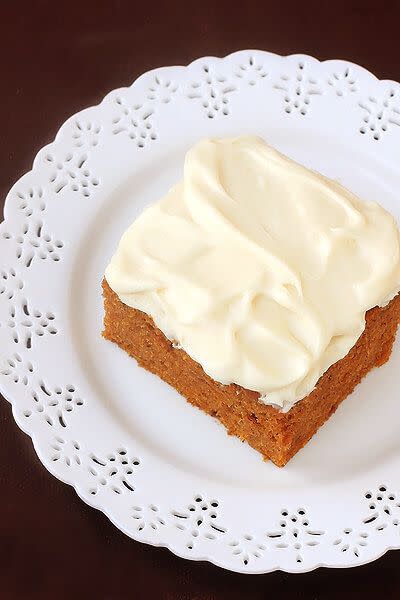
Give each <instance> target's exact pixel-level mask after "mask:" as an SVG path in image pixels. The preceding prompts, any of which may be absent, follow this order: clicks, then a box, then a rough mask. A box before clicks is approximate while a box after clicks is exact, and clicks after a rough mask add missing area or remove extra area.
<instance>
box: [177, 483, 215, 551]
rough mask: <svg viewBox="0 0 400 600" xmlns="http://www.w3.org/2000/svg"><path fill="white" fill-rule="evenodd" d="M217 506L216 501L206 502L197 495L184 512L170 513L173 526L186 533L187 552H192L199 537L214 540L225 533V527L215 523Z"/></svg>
mask: <svg viewBox="0 0 400 600" xmlns="http://www.w3.org/2000/svg"><path fill="white" fill-rule="evenodd" d="M218 505H219V504H218V501H217V500H211V501H206V500H204V499H203V497H202V496H201V495H197V496H195V497H194V501H193V502H192V503H191V504H189V505H188V506H187V508H186V509H185V510H183V511H180V510H175V511H173V512H172V516H173V517H175V519H176V523H175V526H176V527H177V528H178V529H180V530H181V531H184V532H186V534H187V536H188V539H187V543H186V548H187V549H188V550H193V548H194V545H195V543H196V540H197V539H198V538H199V537H204V538H206V539H208V540H215V539H216V538H217V536H219V535H221V534H224V533H226V529H225V527H223V526H222V525H220V524H219V523H218V521H217V518H218V514H217V508H218Z"/></svg>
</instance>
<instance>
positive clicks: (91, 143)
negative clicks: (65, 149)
mask: <svg viewBox="0 0 400 600" xmlns="http://www.w3.org/2000/svg"><path fill="white" fill-rule="evenodd" d="M101 130H102V127H101V125H96V124H95V123H92V122H91V121H79V120H76V121H75V123H74V133H73V135H72V138H73V140H74V146H75V147H76V148H82V146H83V147H85V148H94V147H95V146H97V144H98V143H99V136H100V133H101Z"/></svg>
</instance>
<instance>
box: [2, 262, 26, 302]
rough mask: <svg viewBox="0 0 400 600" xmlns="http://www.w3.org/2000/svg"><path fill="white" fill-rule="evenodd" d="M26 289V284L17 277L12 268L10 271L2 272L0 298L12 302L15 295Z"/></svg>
mask: <svg viewBox="0 0 400 600" xmlns="http://www.w3.org/2000/svg"><path fill="white" fill-rule="evenodd" d="M23 287H24V282H23V281H22V279H20V278H19V277H18V276H17V273H16V271H15V269H13V268H12V267H11V268H10V269H9V270H8V271H0V296H4V297H5V298H7V300H12V299H13V298H14V295H15V294H17V293H18V292H20V291H21V290H22V289H23Z"/></svg>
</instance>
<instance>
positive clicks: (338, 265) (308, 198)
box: [106, 137, 400, 410]
mask: <svg viewBox="0 0 400 600" xmlns="http://www.w3.org/2000/svg"><path fill="white" fill-rule="evenodd" d="M399 248H400V244H399V232H398V229H397V226H396V224H395V221H394V219H393V218H392V217H391V216H390V215H389V214H388V213H387V212H386V211H385V210H384V209H383V208H382V207H380V206H379V205H377V204H375V203H371V202H363V201H361V200H360V199H359V198H357V197H356V196H355V195H354V194H352V193H351V192H349V191H348V190H346V189H345V188H343V187H342V186H341V185H339V184H338V183H336V182H334V181H331V180H329V179H327V178H325V177H322V176H321V175H319V174H318V173H315V172H313V171H310V170H308V169H306V168H305V167H303V166H301V165H299V164H297V163H295V162H294V161H292V160H290V159H289V158H287V157H285V156H283V155H282V154H280V153H279V152H277V151H276V150H274V149H273V148H271V147H270V146H268V145H267V144H265V143H264V142H263V141H262V140H261V139H259V138H256V137H239V138H235V139H215V140H210V139H208V140H204V141H201V142H199V143H198V144H196V145H195V146H194V147H193V148H192V149H191V150H190V151H189V152H188V154H187V156H186V161H185V168H184V178H183V181H181V182H180V183H178V184H177V185H176V186H175V187H173V188H172V189H171V190H170V192H169V193H168V194H167V195H166V196H165V197H164V198H163V199H162V200H160V201H159V202H157V203H156V204H154V205H153V206H151V207H150V208H148V209H146V210H145V211H144V212H143V213H142V215H141V216H140V217H139V218H138V219H137V220H136V221H135V222H134V223H133V224H132V225H131V227H130V228H129V229H128V230H127V231H126V232H125V234H124V235H123V237H122V239H121V241H120V244H119V246H118V250H117V252H116V254H115V255H114V256H113V258H112V260H111V262H110V264H109V265H108V267H107V270H106V279H107V281H108V283H109V285H110V287H111V288H112V289H113V290H114V291H115V292H116V293H117V294H118V296H119V298H120V299H121V300H122V302H124V303H125V304H127V305H129V306H132V307H134V308H137V309H139V310H142V311H144V312H145V313H147V314H149V315H150V316H151V317H152V318H153V320H154V322H155V324H156V325H157V327H158V328H159V329H161V331H163V333H164V334H165V335H166V336H167V337H168V338H169V339H171V340H174V341H175V342H177V343H178V344H179V346H180V347H182V348H183V349H184V350H185V351H186V352H187V353H188V354H189V355H190V356H191V357H192V358H193V359H194V360H196V361H197V362H198V363H200V364H201V366H202V367H203V369H204V371H205V372H206V373H208V374H209V375H210V376H211V377H212V378H213V379H214V380H216V381H218V382H221V383H223V384H228V383H237V384H239V385H241V386H243V387H244V388H247V389H250V390H255V391H257V392H259V393H260V395H261V400H262V401H263V402H265V403H267V404H274V405H278V406H280V407H283V409H284V410H288V409H289V408H290V407H291V406H293V404H294V403H295V402H297V401H298V400H300V399H301V398H303V397H305V396H306V395H307V394H308V393H309V392H310V391H311V390H312V389H313V388H314V386H315V384H316V383H317V381H318V379H319V377H320V376H321V375H322V374H323V373H324V372H325V371H326V370H327V369H328V368H329V367H330V366H331V365H332V364H333V363H335V362H336V361H338V360H339V359H341V358H343V357H344V356H345V355H346V354H347V353H348V351H349V350H350V348H351V347H352V346H353V345H354V344H355V343H356V341H357V339H358V337H359V336H360V335H361V333H362V332H363V330H364V327H365V313H366V311H367V310H368V309H370V308H372V307H374V306H376V305H383V304H385V303H387V302H388V301H389V300H390V299H391V298H392V297H393V296H394V295H395V294H396V293H397V292H398V291H399V288H400V252H399Z"/></svg>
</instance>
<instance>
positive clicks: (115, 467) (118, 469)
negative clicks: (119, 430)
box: [89, 448, 140, 496]
mask: <svg viewBox="0 0 400 600" xmlns="http://www.w3.org/2000/svg"><path fill="white" fill-rule="evenodd" d="M139 465H140V460H139V459H138V458H136V457H133V458H132V457H130V456H129V453H128V451H127V450H125V448H121V449H120V450H118V451H117V452H114V453H112V454H109V455H108V456H107V457H106V458H99V457H97V456H95V455H94V454H92V455H91V456H90V465H89V471H90V473H91V475H92V476H93V478H94V486H92V488H91V490H90V493H91V494H92V496H94V495H95V494H97V492H98V491H99V490H101V489H102V488H105V487H109V488H110V489H111V490H112V491H113V492H114V493H115V494H118V495H120V494H122V493H125V492H134V491H135V487H134V482H133V480H132V476H133V474H134V473H135V472H136V470H137V467H138V466H139Z"/></svg>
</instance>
